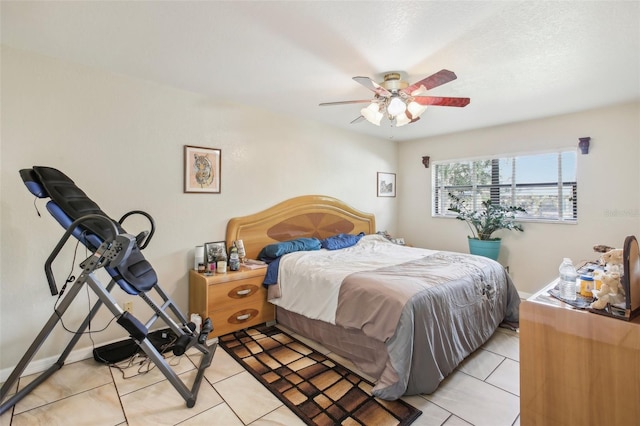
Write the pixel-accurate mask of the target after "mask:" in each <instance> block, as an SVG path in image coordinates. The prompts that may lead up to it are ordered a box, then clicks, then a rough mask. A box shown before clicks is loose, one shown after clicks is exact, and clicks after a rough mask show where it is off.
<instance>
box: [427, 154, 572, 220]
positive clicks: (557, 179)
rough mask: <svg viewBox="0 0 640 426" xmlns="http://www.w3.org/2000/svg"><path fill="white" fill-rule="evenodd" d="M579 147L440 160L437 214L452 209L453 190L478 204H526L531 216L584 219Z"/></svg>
mask: <svg viewBox="0 0 640 426" xmlns="http://www.w3.org/2000/svg"><path fill="white" fill-rule="evenodd" d="M576 161H577V155H576V151H575V150H567V151H559V152H553V153H543V154H529V155H516V156H508V157H494V158H485V159H474V160H454V161H449V162H434V167H433V172H432V173H433V176H432V182H433V188H432V202H433V209H432V212H433V216H455V213H453V212H450V211H448V208H449V203H450V201H451V200H450V198H449V193H453V194H454V195H456V196H458V197H460V198H462V199H463V200H465V202H466V203H467V204H468V205H469V206H470V207H472V208H473V209H478V208H479V207H480V204H481V203H482V201H484V200H487V199H490V200H491V202H492V203H494V204H502V205H508V206H519V207H523V208H524V209H525V210H526V211H527V213H526V214H524V213H519V214H518V217H520V218H521V219H527V220H533V221H536V220H540V221H567V222H576V221H577V220H578V207H577V206H578V184H577V182H576Z"/></svg>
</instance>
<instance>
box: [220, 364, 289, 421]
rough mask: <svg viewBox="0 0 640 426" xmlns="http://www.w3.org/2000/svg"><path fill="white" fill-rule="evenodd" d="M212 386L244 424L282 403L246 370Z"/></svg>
mask: <svg viewBox="0 0 640 426" xmlns="http://www.w3.org/2000/svg"><path fill="white" fill-rule="evenodd" d="M213 387H214V388H215V389H216V391H218V393H219V394H220V396H222V398H224V400H225V401H226V402H227V404H229V407H230V408H231V409H232V410H233V412H234V413H236V414H237V415H238V417H240V419H241V420H242V421H243V422H244V423H245V424H249V423H251V422H253V421H255V420H257V419H259V418H260V417H262V416H264V415H265V414H267V413H270V412H271V411H273V410H275V409H276V408H278V407H279V406H281V405H282V402H280V400H279V399H278V398H276V397H275V396H273V394H272V393H271V392H269V390H267V388H265V387H264V386H262V384H261V383H260V382H259V381H257V380H256V379H255V378H254V377H253V376H252V375H251V374H250V373H248V372H246V371H245V372H242V373H240V374H236V375H235V376H232V377H229V378H228V379H225V380H221V381H219V382H217V383H215V384H214V385H213Z"/></svg>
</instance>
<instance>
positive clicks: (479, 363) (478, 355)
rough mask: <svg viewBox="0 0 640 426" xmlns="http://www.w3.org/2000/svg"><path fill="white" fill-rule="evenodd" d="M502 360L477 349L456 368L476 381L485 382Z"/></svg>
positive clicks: (491, 353)
mask: <svg viewBox="0 0 640 426" xmlns="http://www.w3.org/2000/svg"><path fill="white" fill-rule="evenodd" d="M504 360H505V357H504V356H501V355H497V354H495V353H493V352H489V351H485V350H484V349H478V350H477V351H475V352H474V353H472V354H471V355H469V356H468V357H467V358H466V359H465V360H464V361H462V364H460V365H459V366H458V370H460V371H462V372H463V373H466V374H468V375H470V376H473V377H475V378H476V379H480V380H486V379H487V377H489V375H490V374H491V373H493V371H494V370H495V369H496V368H497V367H498V366H499V365H500V363H501V362H502V361H504Z"/></svg>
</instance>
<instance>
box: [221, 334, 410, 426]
mask: <svg viewBox="0 0 640 426" xmlns="http://www.w3.org/2000/svg"><path fill="white" fill-rule="evenodd" d="M219 345H220V346H221V347H222V348H223V349H224V350H225V351H226V352H227V353H229V355H231V356H232V357H233V358H234V359H236V360H237V361H238V362H239V363H240V364H241V365H242V366H244V368H245V369H246V370H247V371H249V372H250V373H251V374H253V376H254V377H255V378H256V379H258V380H259V381H260V382H261V383H262V384H263V385H264V386H265V387H266V388H267V389H269V390H270V391H271V392H272V393H273V394H274V395H275V396H276V397H278V398H279V399H280V400H281V401H282V402H283V403H284V404H285V405H286V406H287V407H289V408H290V409H291V410H292V411H293V412H294V413H296V415H297V416H298V417H300V419H302V420H303V421H304V422H305V423H306V424H308V425H321V426H324V425H336V424H342V425H376V426H380V425H409V424H411V423H412V422H413V421H414V420H415V419H416V418H417V417H418V416H419V415H420V414H422V411H420V410H418V409H416V408H415V407H413V406H411V405H409V404H407V403H406V402H404V401H402V400H397V401H384V400H381V399H378V398H375V397H374V396H372V395H371V389H372V388H373V384H372V383H371V382H369V381H368V380H366V379H364V378H362V377H360V376H359V375H357V374H355V373H353V372H352V371H351V370H349V369H347V368H345V367H343V366H341V365H340V364H337V363H336V362H335V361H333V360H331V359H330V358H328V357H326V356H325V355H323V354H321V353H319V352H317V351H315V350H313V349H311V348H309V347H308V346H306V345H304V344H303V343H301V342H299V341H298V340H296V339H294V338H293V337H291V336H290V335H288V334H287V333H285V332H283V331H282V330H280V329H278V328H277V327H274V326H258V327H253V328H249V329H246V330H242V331H238V332H235V333H231V334H227V335H225V336H221V337H220V338H219Z"/></svg>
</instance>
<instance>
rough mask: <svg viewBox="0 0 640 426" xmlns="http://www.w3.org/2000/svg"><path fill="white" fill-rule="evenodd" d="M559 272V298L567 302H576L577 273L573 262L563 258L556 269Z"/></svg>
mask: <svg viewBox="0 0 640 426" xmlns="http://www.w3.org/2000/svg"><path fill="white" fill-rule="evenodd" d="M558 271H559V272H560V297H562V298H563V299H567V300H576V290H577V288H576V279H577V278H578V273H577V272H576V268H575V267H574V266H573V262H572V261H571V259H569V258H568V257H565V258H564V259H563V260H562V263H561V264H560V268H558Z"/></svg>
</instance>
